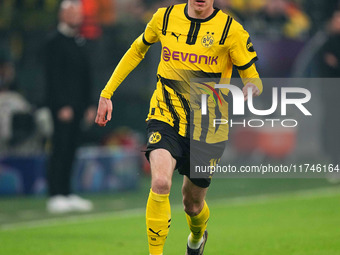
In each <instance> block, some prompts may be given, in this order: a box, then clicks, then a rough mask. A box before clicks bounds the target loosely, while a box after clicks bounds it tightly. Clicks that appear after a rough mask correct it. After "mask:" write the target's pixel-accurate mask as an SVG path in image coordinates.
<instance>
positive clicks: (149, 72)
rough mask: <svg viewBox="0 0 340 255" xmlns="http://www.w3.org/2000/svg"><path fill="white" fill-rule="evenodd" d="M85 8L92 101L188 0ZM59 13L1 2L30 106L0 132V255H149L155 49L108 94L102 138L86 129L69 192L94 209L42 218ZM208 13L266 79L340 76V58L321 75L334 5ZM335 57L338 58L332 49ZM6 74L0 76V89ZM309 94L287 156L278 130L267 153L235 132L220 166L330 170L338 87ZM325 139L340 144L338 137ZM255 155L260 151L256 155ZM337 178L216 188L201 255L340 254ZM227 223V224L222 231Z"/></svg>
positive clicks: (281, 1) (8, 48) (337, 21)
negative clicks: (306, 119) (246, 42)
mask: <svg viewBox="0 0 340 255" xmlns="http://www.w3.org/2000/svg"><path fill="white" fill-rule="evenodd" d="M82 2H83V4H84V13H85V22H84V24H83V26H82V35H83V36H84V37H85V38H86V39H87V41H88V44H87V50H88V52H89V54H90V56H91V65H92V71H93V84H94V86H93V91H92V95H93V101H94V102H96V101H97V100H98V97H99V94H100V91H101V89H102V88H103V86H104V85H105V84H106V82H107V80H108V79H109V77H110V75H111V73H112V71H113V70H114V67H115V66H116V65H117V63H118V61H119V59H120V58H121V57H122V56H123V54H124V53H125V51H126V50H127V49H128V48H129V46H130V44H131V43H132V42H133V40H134V39H135V38H136V37H137V36H138V35H140V34H141V33H142V31H143V29H144V27H145V25H146V23H147V21H148V20H149V19H150V18H151V16H152V14H153V13H154V12H155V10H156V9H157V8H159V7H163V6H168V5H171V4H175V3H181V2H186V1H175V0H173V1H171V0H164V1H157V0H82ZM59 3H60V1H58V0H2V1H0V58H1V59H5V60H8V61H7V62H9V63H10V64H9V65H10V67H9V69H10V70H11V71H10V72H12V73H11V76H12V77H15V78H14V80H13V83H12V88H11V89H13V90H15V91H18V92H19V93H20V94H21V95H22V96H23V97H24V98H25V99H26V100H27V102H28V103H29V109H30V110H29V114H30V115H31V116H32V119H27V120H25V121H24V122H20V123H19V124H18V125H17V126H15V125H14V124H15V121H12V125H11V126H10V128H11V134H12V135H11V138H10V141H9V140H8V137H1V133H0V254H35V255H37V254H53V255H54V254H74V252H73V251H74V250H72V248H70V247H76V249H79V250H80V253H79V254H93V253H95V254H98V251H99V252H100V253H99V254H123V253H124V254H145V252H141V250H144V251H146V249H147V246H146V243H145V242H146V238H144V239H143V238H142V237H144V236H145V234H144V232H143V231H144V225H143V223H144V220H143V210H144V209H143V208H144V206H145V202H146V198H147V194H148V190H149V178H150V176H149V166H148V163H147V162H146V160H145V159H144V156H143V154H142V153H141V150H142V149H143V147H144V146H145V143H146V134H145V118H146V115H147V112H148V108H149V99H150V96H151V94H152V92H153V90H154V86H155V80H156V79H155V74H156V69H157V65H158V61H159V58H160V49H161V48H160V45H159V44H157V45H154V46H153V47H151V48H150V50H149V52H148V54H147V56H146V58H145V59H144V61H143V62H142V63H141V64H140V65H139V67H138V68H137V69H136V70H134V71H133V72H132V73H131V75H130V76H129V77H128V78H127V79H126V80H125V81H124V83H123V84H122V86H120V88H119V89H118V92H117V93H116V94H115V95H114V97H113V102H114V112H113V120H112V121H111V122H109V124H108V125H107V126H106V127H105V128H99V127H97V126H94V125H93V126H86V125H84V126H83V130H81V131H82V139H81V142H80V146H79V149H78V152H77V159H76V161H75V162H74V168H75V174H74V177H73V186H74V189H75V190H76V191H77V192H78V193H80V194H82V195H83V196H85V197H86V198H89V199H91V200H92V201H93V203H94V210H93V211H92V212H90V213H88V214H81V215H80V214H76V213H69V214H66V215H51V214H49V213H47V212H46V190H47V187H46V185H47V183H46V160H47V158H48V156H49V148H50V135H51V132H52V131H51V124H50V123H49V121H50V120H49V118H48V117H46V114H45V111H44V106H45V105H44V102H45V100H46V98H44V94H45V88H46V84H45V83H44V78H43V66H42V61H41V48H42V45H43V43H44V41H45V39H46V34H47V33H48V32H49V31H51V30H53V29H54V28H55V26H56V23H57V13H58V6H59ZM215 5H216V6H217V7H219V8H220V9H222V10H225V11H227V12H228V13H230V14H231V15H232V16H234V17H235V18H236V19H237V20H238V21H240V22H241V23H242V24H243V26H244V27H245V28H246V30H247V31H248V32H249V33H250V34H251V37H252V41H253V43H254V45H255V48H256V51H257V53H258V56H259V61H258V62H257V68H258V71H259V73H260V76H261V77H263V78H275V77H279V78H317V77H331V78H336V77H340V72H339V70H340V69H339V65H340V64H339V63H340V62H338V61H340V58H339V59H335V61H336V62H335V67H336V68H335V71H334V72H333V73H330V74H328V75H325V73H323V72H322V71H323V70H322V67H320V65H322V63H321V64H320V56H319V53H320V51H321V49H322V47H323V45H325V43H326V42H327V40H329V38H330V37H331V36H333V35H334V34H337V33H338V34H340V14H337V15H335V16H334V13H335V12H336V10H338V9H339V1H338V0H325V1H321V0H215ZM337 38H338V39H339V38H340V37H337ZM339 45H340V40H339V41H338V46H339ZM330 50H334V56H339V57H340V54H339V49H338V48H337V47H335V49H330ZM332 60H334V59H332V58H330V59H329V61H331V62H332ZM332 63H334V61H333V62H332ZM0 64H1V69H2V71H3V70H4V69H6V68H7V69H6V70H7V75H8V67H7V66H4V65H2V62H1V63H0ZM14 72H15V74H14ZM3 73H5V71H3ZM3 73H1V72H0V75H2V77H1V78H2V79H3V77H4V76H5V74H3ZM236 76H237V74H236V73H235V77H236ZM335 83H336V82H335ZM311 90H312V91H313V94H312V95H313V97H317V100H314V101H313V105H312V106H311V107H312V108H313V109H316V112H317V114H316V120H315V122H314V124H313V125H312V126H308V125H307V126H303V127H302V129H301V128H300V130H298V131H297V132H296V133H294V134H293V138H292V137H290V136H289V137H287V136H285V137H284V138H283V140H288V144H287V143H284V148H282V144H283V142H282V141H283V140H282V137H283V136H284V135H285V134H282V133H280V131H279V130H278V133H277V134H276V137H281V140H279V142H276V143H273V140H272V139H269V142H268V144H265V145H263V143H262V144H261V145H260V144H258V141H251V142H250V141H249V140H248V139H249V137H250V136H249V135H250V134H249V132H250V131H249V130H237V131H235V132H234V133H233V132H232V135H231V142H230V143H229V145H228V148H227V153H228V157H227V159H228V160H229V161H231V162H237V161H238V162H239V161H242V160H249V161H248V163H249V162H256V163H258V162H262V161H266V162H273V163H278V164H279V163H282V162H289V163H292V162H294V163H301V162H309V163H314V162H315V163H316V162H318V163H329V162H332V155H330V153H328V151H327V150H325V148H324V143H323V141H324V140H325V135H327V128H326V131H325V129H324V128H325V127H324V126H323V125H322V124H321V122H322V121H321V120H322V116H323V115H322V111H323V109H324V108H326V106H325V105H326V104H325V103H324V102H327V101H330V100H332V101H339V100H334V98H332V95H333V96H334V95H336V94H337V93H338V92H340V89H335V90H333V92H332V94H329V93H328V95H326V96H328V97H326V98H323V97H322V96H321V93H320V91H321V90H322V88H321V87H320V84H314V85H311ZM1 99H3V97H1V91H0V100H1ZM0 107H1V108H0V116H1V115H2V114H3V112H4V107H3V104H1V101H0ZM332 107H333V109H334V112H332V113H331V114H330V115H331V116H333V118H332V120H331V121H335V122H336V123H337V124H336V125H335V126H338V125H339V117H338V112H337V109H338V108H336V107H338V105H337V104H334V105H332ZM328 121H329V120H328ZM0 122H1V119H0ZM0 124H1V123H0ZM2 124H3V123H2ZM0 131H1V130H0ZM332 137H333V139H334V140H335V141H338V142H337V143H339V142H340V139H339V135H337V136H334V135H333V136H332ZM306 139H307V140H308V141H309V143H306ZM331 139H332V138H331ZM280 141H281V142H280ZM301 141H302V142H301ZM300 142H301V143H302V145H303V146H300V144H301V143H300ZM258 146H262V148H264V149H263V150H262V151H260V152H259V150H258ZM334 151H335V154H337V156H338V161H337V163H339V153H340V151H339V147H334V148H333V152H334ZM240 155H242V157H240ZM338 179H339V177H335V178H333V177H330V176H322V177H320V178H308V179H307V178H306V179H302V178H299V179H246V178H242V179H216V180H214V181H213V185H212V186H211V189H210V193H209V195H208V200H210V201H211V202H212V203H213V206H212V211H214V210H215V212H216V220H214V219H212V220H211V223H210V225H211V228H213V229H214V231H216V234H215V235H216V236H215V237H216V240H215V241H213V238H211V242H212V245H211V248H207V254H250V253H249V252H250V251H252V254H287V253H289V254H327V255H328V254H332V255H333V254H340V247H339V243H338V240H339V238H340V233H339V230H338V229H336V228H335V227H334V226H339V223H340V222H339V220H340V210H339V209H340V208H339V198H340V195H339V194H340V188H339V186H338V185H337V184H334V183H333V182H337V180H338ZM181 180H182V179H181V176H179V175H178V174H177V173H176V174H175V176H174V183H173V188H172V196H171V201H172V204H173V205H176V206H177V207H175V209H174V217H175V219H176V220H178V223H175V222H174V225H173V227H172V233H173V235H171V234H170V235H171V238H169V243H170V244H168V247H170V248H167V249H168V253H169V254H179V253H180V252H181V250H180V247H178V245H177V243H179V242H180V243H183V245H184V246H185V236H186V234H187V230H186V226H185V223H184V221H185V220H184V216H183V215H182V214H180V208H181V206H180V203H181V194H180V187H181ZM329 180H331V182H332V183H331V182H329ZM271 212H272V213H271ZM223 215H227V216H228V219H227V220H225V222H223V220H224V219H225V218H224V217H223ZM127 219H129V220H127ZM217 219H219V220H220V221H219V222H218V221H217ZM221 222H223V223H221ZM218 226H221V227H220V228H218ZM222 226H223V227H222ZM273 226H277V228H274V227H273ZM176 228H177V229H176ZM115 229H117V230H118V231H119V233H120V234H119V233H116V231H114V230H115ZM182 229H183V230H182ZM228 229H230V233H229V232H228V231H229V230H228ZM224 230H225V231H224ZM223 231H224V232H223ZM231 233H234V235H232V234H231ZM307 233H308V234H307ZM217 235H218V236H219V237H218V238H217ZM301 235H304V236H305V238H306V240H305V241H303V240H301V239H303V238H302V237H301ZM84 236H85V237H84ZM129 236H133V238H135V239H134V243H135V244H136V245H135V246H136V247H138V248H135V250H133V249H129V250H128V252H126V249H127V247H129V242H128V241H127V240H126V239H127V238H128V237H129ZM64 237H65V239H64ZM275 237H276V238H275ZM180 238H182V239H180ZM225 239H226V240H227V243H228V245H229V247H230V253H225V252H224V251H225V250H227V249H226V248H225V247H223V246H221V243H222V242H221V241H219V242H218V241H217V240H225ZM65 240H67V242H65V243H64V241H65ZM183 240H184V241H183ZM280 240H281V242H280ZM336 240H337V241H336ZM171 244H173V245H171ZM213 244H214V245H213ZM184 246H183V247H184ZM259 247H262V248H263V251H261V249H262V248H261V249H260V248H259ZM209 249H210V250H209ZM112 251H113V253H112ZM72 252H73V253H72ZM208 252H209V253H208Z"/></svg>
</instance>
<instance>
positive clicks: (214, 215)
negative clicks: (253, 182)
mask: <svg viewBox="0 0 340 255" xmlns="http://www.w3.org/2000/svg"><path fill="white" fill-rule="evenodd" d="M296 194H297V193H294V192H293V193H287V194H281V195H265V196H263V197H259V196H256V197H252V196H250V197H248V198H246V199H243V200H242V199H241V200H239V199H224V200H221V199H215V200H214V199H213V198H210V199H209V201H208V202H209V205H210V211H211V219H210V221H209V227H208V228H209V241H208V243H207V247H206V252H205V254H206V255H209V254H210V255H215V254H223V255H224V254H226V255H248V254H251V255H267V254H268V255H273V254H275V255H287V254H290V255H337V254H340V241H339V240H340V190H339V188H337V189H336V188H333V189H329V191H328V192H326V193H325V192H320V190H319V189H315V191H311V192H310V191H309V192H308V193H307V194H305V193H304V194H303V195H301V194H300V193H298V194H300V195H296ZM172 219H173V221H172V226H171V230H170V234H169V237H168V240H167V243H166V247H165V252H164V255H178V254H184V253H185V245H186V239H187V235H188V227H187V224H186V220H185V216H184V214H183V212H182V210H181V208H180V206H175V207H174V209H173V212H172ZM146 240H147V239H146V234H145V219H144V215H143V212H142V211H141V212H139V213H137V214H129V213H125V214H121V215H115V214H113V215H106V216H103V217H99V216H98V217H96V218H93V219H88V220H81V219H79V221H74V222H69V223H67V222H63V221H62V220H59V221H57V222H55V224H54V225H53V226H49V225H48V224H47V225H45V226H37V227H33V228H25V227H20V226H19V227H17V228H13V229H11V230H3V231H0V254H1V255H2V254H4V255H5V254H6V255H12V254H13V255H14V254H15V255H16V254H20V255H49V254H50V255H59V254H60V255H77V254H79V255H87V254H89V255H106V254H107V255H109V254H110V255H112V254H114V255H116V254H124V255H130V254H131V255H132V254H133V255H136V254H137V255H138V254H141V255H147V254H148V251H147V244H146Z"/></svg>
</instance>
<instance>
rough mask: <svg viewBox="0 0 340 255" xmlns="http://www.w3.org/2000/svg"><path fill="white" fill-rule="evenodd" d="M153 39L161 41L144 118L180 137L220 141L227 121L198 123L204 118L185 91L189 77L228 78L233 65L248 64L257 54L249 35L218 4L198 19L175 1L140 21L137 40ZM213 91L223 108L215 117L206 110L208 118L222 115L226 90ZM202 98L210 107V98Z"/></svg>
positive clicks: (224, 114) (243, 66) (148, 42)
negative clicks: (163, 124) (166, 126)
mask: <svg viewBox="0 0 340 255" xmlns="http://www.w3.org/2000/svg"><path fill="white" fill-rule="evenodd" d="M158 41H160V42H161V44H162V54H161V60H160V63H159V67H158V83H157V88H156V90H155V92H154V94H153V96H152V99H151V104H150V111H149V115H148V119H158V120H161V121H164V122H166V123H168V124H170V125H171V126H173V127H174V128H175V129H176V130H177V131H178V133H179V134H180V135H182V136H187V137H189V135H190V133H192V134H191V135H192V137H193V138H194V139H195V140H202V141H206V142H208V143H213V142H219V141H223V140H226V139H227V134H228V126H227V125H223V126H220V127H218V128H217V129H216V128H209V129H207V124H205V125H201V124H202V123H203V122H204V119H203V118H204V117H203V118H202V115H201V111H200V108H199V107H198V106H197V107H194V109H193V107H192V106H193V105H192V104H191V103H190V102H192V101H193V99H192V98H190V94H191V95H193V93H194V92H195V91H193V84H194V83H191V86H190V82H192V81H193V79H197V78H214V79H221V78H230V77H231V74H232V69H233V65H235V66H236V67H237V68H238V69H240V70H244V69H247V68H249V67H250V66H252V64H253V63H254V62H255V61H256V60H257V55H256V52H255V50H254V48H253V45H252V43H251V40H250V37H249V34H248V33H247V32H246V31H245V30H244V29H243V27H242V26H241V25H240V24H239V23H238V22H237V21H235V20H234V19H233V18H232V17H230V16H228V15H227V14H225V13H223V12H222V11H220V10H218V9H215V10H214V12H213V14H212V15H211V16H209V17H208V18H206V19H204V20H201V19H194V18H191V17H189V15H188V12H187V5H186V4H180V5H174V6H170V7H168V8H160V9H159V10H158V11H157V12H156V13H155V14H154V16H153V18H152V19H151V21H150V22H149V23H148V25H147V26H146V29H145V31H144V35H143V42H144V43H145V44H146V45H151V44H153V43H156V42H158ZM210 87H212V86H210ZM190 90H191V91H190ZM218 93H219V94H220V96H219V97H217V98H216V100H220V101H222V104H219V105H223V106H224V109H221V113H222V115H220V116H216V114H214V111H209V113H210V114H209V119H210V120H212V119H214V118H217V117H218V118H220V119H221V118H224V119H227V118H228V109H227V102H226V97H225V96H226V95H225V94H224V93H223V90H219V92H218ZM208 103H209V106H210V105H211V104H212V103H213V98H210V100H209V102H208ZM212 107H214V105H212ZM195 108H196V109H195ZM209 109H211V107H209ZM190 113H191V115H190ZM190 116H191V130H189V129H190V125H189V123H190ZM210 124H211V121H210ZM208 126H209V125H208ZM210 126H211V125H210ZM219 133H220V134H219Z"/></svg>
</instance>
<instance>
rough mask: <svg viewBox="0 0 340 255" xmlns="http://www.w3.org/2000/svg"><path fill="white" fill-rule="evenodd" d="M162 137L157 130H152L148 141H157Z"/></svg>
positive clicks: (152, 142) (153, 142)
mask: <svg viewBox="0 0 340 255" xmlns="http://www.w3.org/2000/svg"><path fill="white" fill-rule="evenodd" d="M161 139H162V136H161V134H160V133H159V132H154V133H152V134H151V135H150V137H149V143H151V144H155V143H158V142H159V141H160V140H161Z"/></svg>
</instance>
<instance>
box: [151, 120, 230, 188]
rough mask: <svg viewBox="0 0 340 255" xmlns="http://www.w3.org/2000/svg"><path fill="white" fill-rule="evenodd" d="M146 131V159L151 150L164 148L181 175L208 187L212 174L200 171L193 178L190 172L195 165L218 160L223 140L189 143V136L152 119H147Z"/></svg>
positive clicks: (208, 164)
mask: <svg viewBox="0 0 340 255" xmlns="http://www.w3.org/2000/svg"><path fill="white" fill-rule="evenodd" d="M147 132H148V143H147V148H146V151H145V156H146V158H147V159H148V160H149V155H150V152H151V151H153V150H155V149H165V150H167V151H169V152H170V154H171V155H172V157H173V158H174V159H176V161H177V163H176V169H178V172H179V173H180V174H181V175H185V176H187V177H188V178H189V179H190V180H191V181H192V183H194V184H195V185H197V186H199V187H201V188H207V187H209V185H210V182H211V177H212V174H210V173H208V172H207V173H200V174H199V176H197V175H196V174H195V178H193V176H191V174H190V172H191V171H195V166H210V165H211V164H216V162H219V159H220V158H221V156H222V154H223V151H224V148H225V142H220V143H216V144H207V143H203V142H198V141H193V140H191V143H190V139H189V138H186V137H183V136H181V135H179V134H178V133H177V132H176V131H175V130H174V128H173V127H171V126H170V125H169V124H167V123H165V122H162V121H159V120H154V119H152V120H149V121H148V123H147ZM190 144H191V151H190ZM190 159H191V160H190ZM190 161H191V162H190ZM192 173H193V172H192Z"/></svg>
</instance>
